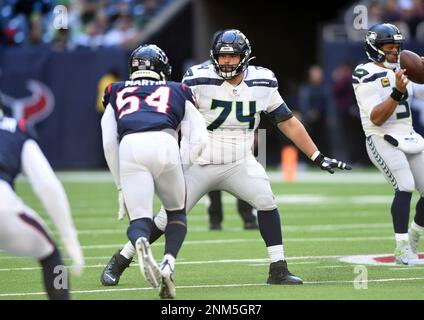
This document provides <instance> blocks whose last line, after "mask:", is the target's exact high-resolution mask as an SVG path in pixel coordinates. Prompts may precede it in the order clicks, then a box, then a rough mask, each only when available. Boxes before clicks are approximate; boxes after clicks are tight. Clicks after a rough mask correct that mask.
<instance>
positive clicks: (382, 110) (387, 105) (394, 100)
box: [370, 69, 409, 126]
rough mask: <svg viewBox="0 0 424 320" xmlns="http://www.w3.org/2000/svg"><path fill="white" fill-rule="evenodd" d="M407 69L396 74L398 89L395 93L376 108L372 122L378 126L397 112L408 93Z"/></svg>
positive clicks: (396, 88) (372, 113)
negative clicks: (400, 102) (402, 98)
mask: <svg viewBox="0 0 424 320" xmlns="http://www.w3.org/2000/svg"><path fill="white" fill-rule="evenodd" d="M405 71H406V70H405V69H401V70H399V71H397V72H396V73H395V75H396V87H395V88H394V89H393V93H392V95H391V96H390V97H388V98H387V99H386V100H385V101H383V102H382V103H380V104H378V105H377V106H376V107H374V109H373V111H372V112H371V116H370V118H371V121H372V122H373V123H374V124H375V125H376V126H381V125H382V124H383V123H384V122H385V121H386V120H387V119H388V118H389V117H390V116H391V115H392V114H393V112H394V111H395V110H396V107H397V106H398V104H399V101H400V100H401V97H402V95H403V94H404V93H405V92H406V90H407V89H406V86H407V85H408V83H409V80H408V77H407V76H406V75H405Z"/></svg>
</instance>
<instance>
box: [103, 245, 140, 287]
mask: <svg viewBox="0 0 424 320" xmlns="http://www.w3.org/2000/svg"><path fill="white" fill-rule="evenodd" d="M120 251H121V250H118V251H116V253H115V254H114V255H113V256H112V258H110V260H109V263H108V264H107V266H106V267H105V268H104V270H103V272H102V274H101V275H100V282H101V283H102V285H104V286H116V285H117V284H118V283H119V278H120V277H121V275H122V273H123V272H124V270H125V269H126V268H128V267H129V266H130V263H131V261H132V259H127V258H125V257H124V256H123V255H121V254H120Z"/></svg>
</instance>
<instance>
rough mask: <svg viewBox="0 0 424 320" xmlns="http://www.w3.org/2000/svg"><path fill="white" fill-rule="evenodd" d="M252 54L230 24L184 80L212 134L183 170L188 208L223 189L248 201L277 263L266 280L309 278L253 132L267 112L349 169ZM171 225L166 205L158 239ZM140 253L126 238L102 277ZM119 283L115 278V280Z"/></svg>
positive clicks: (331, 162)
mask: <svg viewBox="0 0 424 320" xmlns="http://www.w3.org/2000/svg"><path fill="white" fill-rule="evenodd" d="M250 54H251V47H250V44H249V41H248V39H247V38H246V37H245V35H244V34H243V33H241V32H240V31H239V30H235V29H229V30H225V31H223V32H221V33H220V34H218V36H217V37H215V39H214V41H213V44H212V47H211V54H210V55H211V60H212V62H213V63H212V64H209V65H197V66H193V67H192V68H190V69H189V70H188V71H187V72H186V74H185V76H184V79H183V82H184V83H185V84H186V85H188V86H190V88H191V89H192V90H193V93H194V95H195V98H196V102H197V103H198V107H199V111H200V113H201V114H202V115H203V117H204V118H205V119H206V123H207V125H208V126H207V129H208V134H209V142H208V145H207V147H206V149H205V150H204V151H203V153H202V154H201V156H200V157H199V158H198V160H197V161H196V163H194V164H193V165H191V166H189V167H188V168H187V169H186V170H185V173H184V175H185V178H186V185H187V205H186V210H187V212H190V210H191V209H192V208H193V206H194V205H195V204H196V203H197V202H198V201H199V199H200V198H201V197H202V196H204V195H205V194H206V193H207V192H209V191H211V190H224V191H227V192H229V193H231V194H232V195H234V196H235V197H237V198H239V199H242V200H244V201H247V202H248V203H249V204H250V205H252V206H253V207H254V208H255V209H257V210H258V223H259V230H260V233H261V236H262V238H263V240H264V242H265V245H266V247H267V251H268V254H269V258H270V261H271V264H270V267H269V276H268V279H267V283H269V284H279V285H285V284H294V285H296V284H302V283H303V281H302V279H300V278H299V277H297V276H295V275H293V274H292V273H290V272H289V270H288V267H287V262H286V258H285V256H284V248H283V240H282V233H281V221H280V215H279V212H278V209H277V205H276V203H275V198H274V195H273V193H272V190H271V186H270V183H269V178H268V176H267V174H266V172H265V169H264V168H263V167H262V165H261V164H260V163H259V162H258V161H256V159H255V157H254V156H253V154H252V145H253V140H254V131H255V129H256V128H257V127H258V125H259V117H260V116H259V115H260V113H261V112H265V113H266V114H268V116H269V117H270V119H271V120H272V121H273V123H275V125H276V126H278V128H279V130H280V131H281V132H283V133H284V134H285V135H286V136H287V137H288V138H290V139H291V140H292V141H293V142H294V143H295V144H296V145H297V146H298V147H299V148H300V149H301V150H302V151H303V152H304V153H305V154H306V155H307V156H308V157H310V158H311V160H312V161H314V162H315V163H316V164H317V165H318V166H319V167H320V168H321V169H323V170H326V171H328V172H330V173H334V171H333V169H334V168H339V169H350V167H349V166H348V165H346V163H344V162H341V161H338V160H336V159H329V158H327V157H325V156H324V155H323V154H321V153H320V152H319V151H318V148H317V147H316V146H315V144H314V142H313V141H312V139H311V138H310V136H309V134H308V133H307V131H306V130H305V128H304V126H303V125H302V124H301V122H300V121H299V120H297V119H296V117H294V116H293V113H292V111H291V110H290V109H289V108H288V106H287V105H286V104H285V102H284V101H283V99H282V98H281V96H280V94H279V92H278V82H277V79H276V78H275V76H274V74H273V72H271V71H270V70H268V69H266V68H262V67H257V66H249V61H250V60H251V58H250ZM186 145H188V144H187V142H186V141H185V139H184V138H183V139H182V141H181V149H182V150H184V148H185V146H186ZM166 225H167V216H166V212H165V211H164V210H163V209H161V211H160V212H159V214H158V215H157V216H156V217H155V219H154V232H152V235H151V239H150V240H151V242H153V241H154V240H156V239H157V238H158V237H159V236H160V235H161V234H162V233H163V230H165V227H166ZM124 255H126V256H124ZM134 255H135V251H134V248H132V247H131V244H130V243H127V245H126V246H125V247H124V249H123V250H122V251H121V254H120V257H119V258H118V257H117V256H116V255H115V256H113V257H112V259H111V261H110V262H109V264H108V265H107V267H106V268H105V270H104V271H103V273H102V278H104V279H106V277H107V275H110V276H111V277H112V278H115V279H119V276H120V275H121V274H122V272H123V271H124V269H125V266H127V265H128V264H129V261H130V259H131V258H132V256H134ZM124 261H126V263H123V262H124ZM102 282H103V283H105V281H102ZM117 283H118V282H117V281H115V282H113V283H112V282H109V283H108V285H116V284H117Z"/></svg>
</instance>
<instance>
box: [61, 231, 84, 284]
mask: <svg viewBox="0 0 424 320" xmlns="http://www.w3.org/2000/svg"><path fill="white" fill-rule="evenodd" d="M62 243H63V246H64V247H65V251H66V253H67V255H68V257H69V258H71V260H72V267H71V270H72V273H73V274H75V275H76V276H80V275H81V273H82V270H83V269H84V256H83V255H82V250H81V246H80V244H79V241H78V238H77V237H69V238H63V239H62Z"/></svg>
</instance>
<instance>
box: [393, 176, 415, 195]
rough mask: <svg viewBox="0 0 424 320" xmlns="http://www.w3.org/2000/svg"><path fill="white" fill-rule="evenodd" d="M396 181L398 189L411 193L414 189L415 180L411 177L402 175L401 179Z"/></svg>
mask: <svg viewBox="0 0 424 320" xmlns="http://www.w3.org/2000/svg"><path fill="white" fill-rule="evenodd" d="M397 183H398V190H399V191H404V192H411V193H412V192H414V190H415V182H414V179H412V178H407V179H405V177H402V179H400V180H398V181H397Z"/></svg>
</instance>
